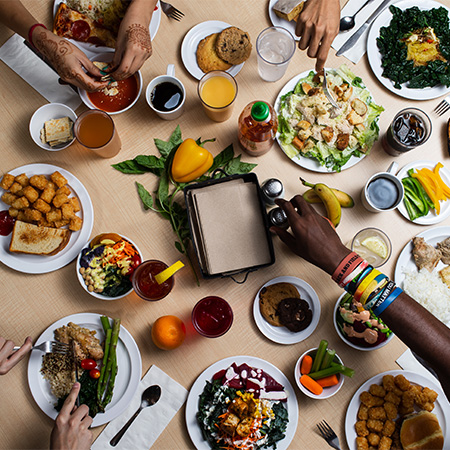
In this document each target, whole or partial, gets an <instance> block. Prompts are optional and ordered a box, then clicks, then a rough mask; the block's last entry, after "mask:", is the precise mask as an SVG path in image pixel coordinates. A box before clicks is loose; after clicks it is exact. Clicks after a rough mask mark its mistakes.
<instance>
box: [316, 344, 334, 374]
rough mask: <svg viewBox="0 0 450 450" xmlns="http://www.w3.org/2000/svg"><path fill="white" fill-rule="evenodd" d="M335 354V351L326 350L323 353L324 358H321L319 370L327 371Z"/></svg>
mask: <svg viewBox="0 0 450 450" xmlns="http://www.w3.org/2000/svg"><path fill="white" fill-rule="evenodd" d="M335 354H336V350H332V349H330V348H327V351H326V352H325V356H324V358H323V361H322V364H321V365H320V370H323V369H328V367H330V365H331V363H332V361H333V359H334V355H335Z"/></svg>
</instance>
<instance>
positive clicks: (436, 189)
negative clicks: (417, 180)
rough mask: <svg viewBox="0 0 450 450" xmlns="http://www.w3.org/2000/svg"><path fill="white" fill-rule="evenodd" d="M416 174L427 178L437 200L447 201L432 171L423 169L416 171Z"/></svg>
mask: <svg viewBox="0 0 450 450" xmlns="http://www.w3.org/2000/svg"><path fill="white" fill-rule="evenodd" d="M417 173H419V174H421V175H422V174H423V175H424V176H426V177H428V179H429V180H430V183H431V184H432V185H433V186H434V192H435V193H436V196H437V198H438V199H439V200H447V199H446V197H445V195H444V192H443V190H442V188H441V186H439V183H438V181H437V179H436V174H435V173H434V172H433V171H431V170H430V169H427V168H426V167H424V168H423V169H420V170H418V171H417Z"/></svg>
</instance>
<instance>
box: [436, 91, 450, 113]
mask: <svg viewBox="0 0 450 450" xmlns="http://www.w3.org/2000/svg"><path fill="white" fill-rule="evenodd" d="M449 109H450V95H447V97H445V98H444V100H442V101H441V102H440V103H439V105H437V106H436V108H434V110H433V111H434V113H435V114H437V115H438V116H442V115H443V114H445V113H446V112H447V111H448V110H449Z"/></svg>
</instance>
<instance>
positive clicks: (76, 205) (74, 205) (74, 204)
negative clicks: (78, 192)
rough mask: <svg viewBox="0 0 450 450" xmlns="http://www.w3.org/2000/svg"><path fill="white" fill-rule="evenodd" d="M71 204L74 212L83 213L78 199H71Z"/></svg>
mask: <svg viewBox="0 0 450 450" xmlns="http://www.w3.org/2000/svg"><path fill="white" fill-rule="evenodd" d="M69 203H70V204H71V205H72V208H73V212H78V211H81V207H80V202H79V201H78V199H77V198H76V197H70V198H69Z"/></svg>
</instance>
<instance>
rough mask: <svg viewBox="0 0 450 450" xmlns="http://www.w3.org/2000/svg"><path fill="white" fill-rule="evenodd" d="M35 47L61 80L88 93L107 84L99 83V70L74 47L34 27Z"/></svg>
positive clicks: (40, 28) (42, 29) (60, 38)
mask: <svg viewBox="0 0 450 450" xmlns="http://www.w3.org/2000/svg"><path fill="white" fill-rule="evenodd" d="M33 43H34V45H35V47H36V48H37V49H38V50H39V51H40V52H41V53H42V54H43V55H44V56H45V57H46V58H47V60H48V61H49V63H50V64H51V65H52V66H53V67H54V69H55V70H56V71H57V72H58V74H59V76H60V77H61V79H62V80H63V81H65V82H67V83H70V84H73V85H74V86H76V87H79V88H82V89H84V90H86V91H88V92H93V91H98V90H100V89H103V88H105V87H106V86H107V85H108V83H107V82H100V81H98V79H99V78H100V77H101V76H102V74H101V72H100V70H99V69H98V68H97V67H95V65H94V64H93V63H92V61H90V60H89V58H88V57H87V56H86V55H85V54H84V53H83V52H82V51H81V50H80V49H79V48H78V47H76V46H75V45H73V44H71V43H70V42H69V41H67V40H66V39H64V38H62V37H59V36H56V35H55V34H53V33H52V32H50V31H49V30H46V29H45V28H42V27H36V28H35V29H34V31H33Z"/></svg>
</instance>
